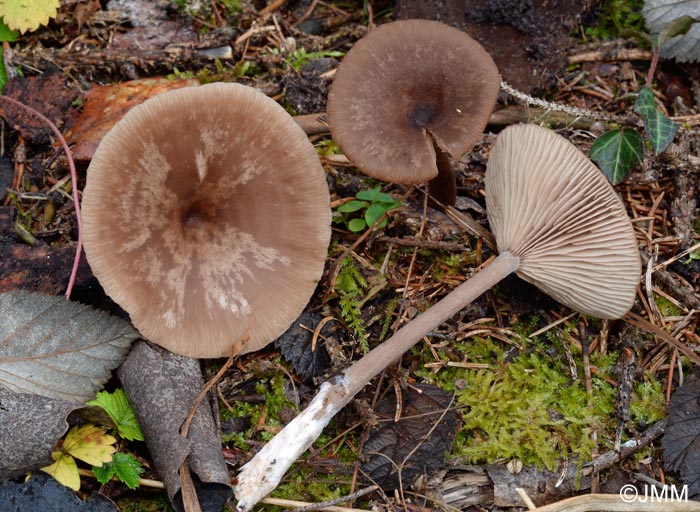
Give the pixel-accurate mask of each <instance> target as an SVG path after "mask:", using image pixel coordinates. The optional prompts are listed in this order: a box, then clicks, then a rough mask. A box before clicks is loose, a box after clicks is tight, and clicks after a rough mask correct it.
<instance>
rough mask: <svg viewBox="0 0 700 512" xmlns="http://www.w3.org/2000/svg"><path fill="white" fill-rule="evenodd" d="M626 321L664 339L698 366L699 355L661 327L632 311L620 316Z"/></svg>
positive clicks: (699, 362)
mask: <svg viewBox="0 0 700 512" xmlns="http://www.w3.org/2000/svg"><path fill="white" fill-rule="evenodd" d="M622 318H623V319H624V320H625V321H626V322H627V323H630V324H632V325H634V326H635V327H639V328H640V329H644V330H645V331H646V332H648V333H649V334H653V335H654V336H658V337H659V338H661V339H662V340H664V341H665V342H666V343H668V344H669V345H671V346H672V347H674V348H677V349H678V351H679V352H682V353H683V354H684V355H685V356H687V357H688V359H690V360H691V361H692V362H694V363H695V364H697V365H698V366H700V356H698V354H696V353H695V352H693V351H692V350H691V349H690V348H689V347H688V346H687V345H686V344H685V343H683V342H680V341H678V340H677V339H676V338H674V337H673V336H671V335H670V334H669V333H667V332H666V331H664V330H663V329H661V328H660V327H658V326H656V325H654V324H652V323H651V322H649V321H648V320H646V319H645V318H643V317H641V316H639V315H637V314H636V313H632V312H631V311H630V312H629V313H627V314H626V315H625V316H623V317H622Z"/></svg>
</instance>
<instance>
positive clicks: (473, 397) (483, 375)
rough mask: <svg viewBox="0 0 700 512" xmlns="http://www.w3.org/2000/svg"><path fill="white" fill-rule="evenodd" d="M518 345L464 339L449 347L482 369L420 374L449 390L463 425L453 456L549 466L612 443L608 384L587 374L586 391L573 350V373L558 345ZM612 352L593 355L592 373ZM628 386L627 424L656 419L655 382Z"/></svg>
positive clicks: (609, 363) (659, 404)
mask: <svg viewBox="0 0 700 512" xmlns="http://www.w3.org/2000/svg"><path fill="white" fill-rule="evenodd" d="M516 341H517V342H518V343H519V344H520V345H521V346H522V350H518V349H516V348H514V347H512V346H509V345H506V344H504V343H502V342H500V341H498V340H494V339H492V338H490V337H485V338H476V337H474V338H470V339H469V340H467V341H465V342H462V343H457V344H454V345H453V347H452V350H453V352H452V354H453V357H454V350H455V349H456V351H457V353H458V354H460V355H461V356H462V358H461V359H462V361H468V362H470V363H486V364H489V368H488V369H483V370H481V369H480V370H473V369H466V368H455V367H444V368H442V369H441V370H440V371H439V372H438V373H432V372H430V371H428V370H422V371H420V372H419V373H420V375H421V376H422V377H423V378H425V379H426V380H428V381H430V382H433V383H435V384H437V385H439V386H441V387H442V388H443V389H446V390H448V391H454V392H455V393H456V403H457V404H458V405H459V406H460V407H461V410H462V420H463V428H462V430H461V431H460V432H459V433H458V435H457V438H456V441H455V445H454V447H453V456H455V457H460V458H464V459H466V460H468V461H469V462H472V463H493V462H496V461H498V460H501V459H513V458H516V459H520V460H522V461H523V463H525V464H526V465H531V464H534V465H537V466H540V467H545V468H547V469H550V470H554V469H555V468H556V466H557V463H558V462H559V461H561V460H563V459H567V458H570V457H571V456H572V455H575V456H578V458H579V460H581V461H588V460H590V458H591V452H592V450H593V449H594V448H595V443H594V442H593V440H592V436H591V434H592V432H594V431H595V432H597V438H598V446H599V449H608V448H609V447H611V446H612V445H613V443H614V437H615V429H616V426H617V417H616V415H615V400H616V395H617V391H616V388H615V387H614V386H613V385H612V384H611V383H610V382H608V381H607V380H604V379H602V378H599V377H597V376H596V375H594V376H593V378H592V379H593V381H592V383H593V393H592V396H589V395H588V393H587V392H586V389H585V383H584V382H583V380H582V378H581V376H582V375H583V368H582V366H581V356H580V354H577V353H574V354H573V355H574V359H575V361H576V364H577V373H578V375H579V378H578V379H576V380H574V379H573V378H572V377H571V375H570V370H569V363H568V361H567V358H566V355H565V353H564V350H563V349H562V347H561V344H560V343H559V342H554V343H553V342H552V341H551V340H543V339H540V338H536V339H529V338H525V337H523V338H521V339H518V340H516ZM616 361H617V354H616V353H611V354H609V355H607V356H604V357H603V356H600V355H598V354H593V355H592V356H591V365H592V366H594V367H596V369H597V372H596V374H597V375H611V373H612V372H611V370H612V367H613V365H614V364H615V362H616ZM647 379H648V380H647V381H646V382H644V383H641V384H639V385H637V386H636V388H635V390H636V394H635V396H634V397H633V399H632V417H633V421H639V422H642V423H645V424H648V423H651V422H653V421H656V420H657V419H659V418H660V417H662V416H663V403H664V402H663V393H661V386H660V384H659V383H658V382H656V381H655V380H650V377H648V378H647Z"/></svg>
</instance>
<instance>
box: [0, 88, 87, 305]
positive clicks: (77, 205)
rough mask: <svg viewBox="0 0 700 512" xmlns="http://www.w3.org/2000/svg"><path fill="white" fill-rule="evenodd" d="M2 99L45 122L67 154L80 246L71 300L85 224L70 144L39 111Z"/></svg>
mask: <svg viewBox="0 0 700 512" xmlns="http://www.w3.org/2000/svg"><path fill="white" fill-rule="evenodd" d="M0 99H1V100H2V101H6V102H7V103H10V104H11V105H14V106H16V107H20V108H23V109H24V110H26V111H27V112H29V113H30V114H33V115H35V116H36V117H38V118H39V119H41V120H42V121H44V122H45V123H46V124H47V125H48V126H49V128H51V130H52V131H53V133H54V134H55V135H56V138H58V140H59V142H60V143H61V146H62V147H63V151H65V152H66V157H67V158H68V167H69V168H70V176H71V180H72V181H73V203H74V204H75V219H76V221H77V223H78V246H77V247H76V248H75V257H74V258H73V269H72V270H71V273H70V279H69V280H68V287H67V288H66V299H70V294H71V292H72V291H73V285H74V284H75V276H76V275H77V273H78V265H79V264H80V253H81V252H82V250H83V222H82V219H81V217H80V197H79V195H78V173H77V172H76V171H75V163H74V162H73V155H71V152H70V148H69V147H68V143H67V142H66V139H64V138H63V135H61V132H60V131H59V129H58V128H57V127H56V125H55V124H53V122H51V120H50V119H49V118H48V117H46V116H45V115H43V114H42V113H40V112H38V111H37V110H34V109H33V108H32V107H30V106H28V105H25V104H24V103H20V102H19V101H17V100H15V99H12V98H8V97H7V96H2V95H0Z"/></svg>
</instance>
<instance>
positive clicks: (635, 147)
mask: <svg viewBox="0 0 700 512" xmlns="http://www.w3.org/2000/svg"><path fill="white" fill-rule="evenodd" d="M643 158H644V140H643V139H642V136H641V135H639V133H637V132H636V131H635V130H632V129H631V128H618V129H617V130H612V131H609V132H606V133H604V134H603V135H601V136H600V137H598V138H597V139H596V141H595V142H594V143H593V145H592V146H591V160H593V161H594V162H595V163H597V164H598V166H599V167H600V169H601V170H602V171H603V174H605V176H607V178H608V179H609V180H610V181H611V182H612V183H613V185H617V184H618V183H620V182H621V181H622V180H624V179H625V178H626V177H627V176H628V175H629V173H630V171H631V170H632V169H633V168H634V167H636V166H637V165H639V163H640V162H641V161H642V159H643Z"/></svg>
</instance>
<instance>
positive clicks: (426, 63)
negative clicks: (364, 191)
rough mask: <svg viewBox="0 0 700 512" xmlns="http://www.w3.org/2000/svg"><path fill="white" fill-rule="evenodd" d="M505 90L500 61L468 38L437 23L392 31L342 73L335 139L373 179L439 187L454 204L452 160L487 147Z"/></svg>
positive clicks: (333, 112) (409, 23)
mask: <svg viewBox="0 0 700 512" xmlns="http://www.w3.org/2000/svg"><path fill="white" fill-rule="evenodd" d="M499 87H500V78H499V74H498V69H497V68H496V65H495V64H494V62H493V60H492V59H491V57H490V56H489V54H488V53H487V52H486V50H484V48H482V47H481V45H480V44H479V43H477V42H476V41H475V40H474V39H472V38H471V37H470V36H469V35H467V34H466V33H464V32H462V31H461V30H458V29H456V28H452V27H450V26H448V25H445V24H443V23H439V22H437V21H429V20H405V21H395V22H393V23H387V24H385V25H382V26H380V27H377V28H376V29H374V30H372V31H371V32H370V33H369V34H367V35H366V36H365V37H363V38H362V39H361V40H360V41H358V42H357V43H356V44H355V45H354V46H353V47H352V49H351V50H350V51H349V52H348V54H347V55H346V56H345V57H344V58H343V60H342V62H341V63H340V66H338V70H337V72H336V74H335V77H334V78H333V84H332V85H331V90H330V93H329V95H328V108H327V110H328V120H329V124H330V129H331V135H332V136H333V140H335V142H336V143H337V144H338V145H339V146H340V148H341V149H342V150H343V153H345V155H346V156H347V157H348V159H349V160H350V161H351V162H352V163H353V164H355V165H356V166H357V167H358V168H359V169H360V170H361V171H362V172H364V173H365V174H368V175H369V176H372V177H374V178H377V179H380V180H384V181H391V182H395V183H405V184H416V183H425V182H428V181H430V180H433V181H432V183H431V185H430V193H431V194H432V195H434V196H436V197H437V199H438V200H440V201H441V202H443V203H444V204H454V201H455V197H456V188H455V177H454V171H453V169H452V166H451V164H450V162H449V159H448V158H447V155H448V154H449V155H450V156H451V157H452V158H454V159H460V158H462V156H464V155H465V154H467V153H468V152H469V151H471V150H472V148H473V147H474V145H475V144H476V143H477V142H478V141H479V140H480V139H481V136H482V133H483V131H484V128H485V127H486V123H487V122H488V119H489V116H490V114H491V111H492V110H493V107H494V105H495V104H496V98H497V96H498V91H499ZM441 153H444V154H443V155H440V154H441ZM438 176H439V178H438Z"/></svg>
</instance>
